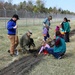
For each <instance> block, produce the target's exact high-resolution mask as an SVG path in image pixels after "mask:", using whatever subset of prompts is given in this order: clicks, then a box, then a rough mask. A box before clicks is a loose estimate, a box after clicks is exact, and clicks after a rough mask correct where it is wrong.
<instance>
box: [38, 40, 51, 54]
mask: <svg viewBox="0 0 75 75" xmlns="http://www.w3.org/2000/svg"><path fill="white" fill-rule="evenodd" d="M45 48H50V46H49V45H48V44H47V43H46V41H43V42H42V47H41V49H40V51H39V53H38V54H40V53H41V52H43V51H44V50H45Z"/></svg>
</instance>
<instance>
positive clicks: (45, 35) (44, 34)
mask: <svg viewBox="0 0 75 75" xmlns="http://www.w3.org/2000/svg"><path fill="white" fill-rule="evenodd" d="M47 33H48V30H47V27H46V26H45V27H44V28H43V36H44V41H46V40H47Z"/></svg>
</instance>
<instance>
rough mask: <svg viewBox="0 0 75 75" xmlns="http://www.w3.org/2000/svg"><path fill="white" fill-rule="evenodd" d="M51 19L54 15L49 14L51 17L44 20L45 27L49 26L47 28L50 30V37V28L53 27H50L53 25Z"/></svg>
mask: <svg viewBox="0 0 75 75" xmlns="http://www.w3.org/2000/svg"><path fill="white" fill-rule="evenodd" d="M50 20H52V16H49V17H48V18H46V19H45V20H44V22H43V26H44V27H47V30H48V32H47V37H48V38H49V37H50V35H49V29H51V27H50V25H51V23H50ZM44 27H43V28H44Z"/></svg>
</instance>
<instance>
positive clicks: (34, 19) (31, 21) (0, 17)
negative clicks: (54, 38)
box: [0, 8, 75, 27]
mask: <svg viewBox="0 0 75 75" xmlns="http://www.w3.org/2000/svg"><path fill="white" fill-rule="evenodd" d="M13 14H18V15H19V17H20V22H19V25H21V26H25V25H40V24H42V22H43V19H44V18H46V17H48V16H49V15H51V16H52V17H53V21H57V20H58V21H59V20H63V18H64V17H67V18H69V19H73V18H74V17H75V15H70V14H59V13H57V14H55V13H35V12H28V11H25V10H17V9H15V10H6V9H5V8H3V9H0V24H1V25H2V26H0V27H5V26H6V23H7V21H8V20H9V19H10V18H11V17H12V15H13Z"/></svg>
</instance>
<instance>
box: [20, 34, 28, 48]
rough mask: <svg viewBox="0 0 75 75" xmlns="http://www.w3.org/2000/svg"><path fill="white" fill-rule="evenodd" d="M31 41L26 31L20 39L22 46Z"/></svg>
mask: <svg viewBox="0 0 75 75" xmlns="http://www.w3.org/2000/svg"><path fill="white" fill-rule="evenodd" d="M28 43H29V38H28V37H27V34H26V33H25V34H24V35H23V36H22V37H21V39H20V46H21V47H24V46H26V45H27V44H28Z"/></svg>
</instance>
